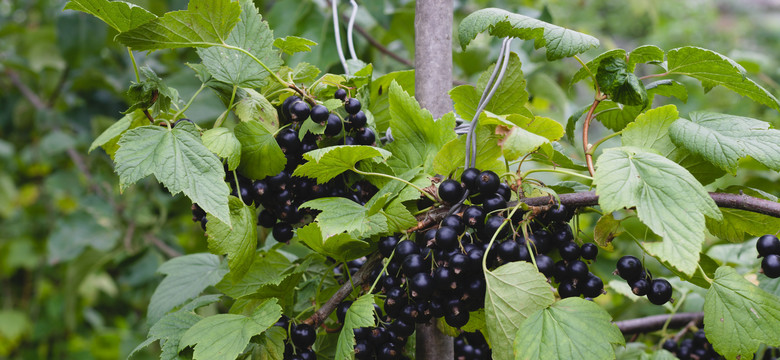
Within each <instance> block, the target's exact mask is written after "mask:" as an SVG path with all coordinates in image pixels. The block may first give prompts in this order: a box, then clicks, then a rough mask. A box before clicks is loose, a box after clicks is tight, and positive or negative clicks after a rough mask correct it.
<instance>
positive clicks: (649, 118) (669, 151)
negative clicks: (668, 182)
mask: <svg viewBox="0 0 780 360" xmlns="http://www.w3.org/2000/svg"><path fill="white" fill-rule="evenodd" d="M678 118H679V113H678V112H677V108H675V107H674V105H666V106H662V107H659V108H655V109H652V110H648V111H647V112H646V113H644V114H642V115H639V116H637V118H636V121H635V122H633V123H631V124H629V125H628V126H626V128H625V129H624V130H623V133H622V135H623V136H622V141H623V146H634V147H639V148H645V149H652V150H654V151H656V152H658V153H659V154H661V155H663V156H664V157H666V158H667V159H669V160H672V161H674V162H676V163H678V164H680V166H682V167H684V168H685V169H686V170H688V171H689V172H690V173H691V175H693V176H694V177H695V178H696V179H697V180H699V181H700V182H701V183H702V184H707V183H711V182H712V181H714V180H715V179H717V178H719V177H721V176H723V175H724V174H725V172H724V171H723V170H720V169H718V168H717V167H715V166H713V165H712V164H710V163H709V162H708V161H706V160H704V158H702V157H701V156H698V155H694V154H691V153H690V152H689V151H688V150H686V149H684V148H680V147H678V146H676V145H674V143H673V142H672V139H671V137H670V136H669V127H670V126H671V125H672V124H673V123H674V122H675V121H676V120H677V119H678Z"/></svg>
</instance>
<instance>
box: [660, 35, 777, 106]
mask: <svg viewBox="0 0 780 360" xmlns="http://www.w3.org/2000/svg"><path fill="white" fill-rule="evenodd" d="M666 61H667V66H668V69H669V70H668V73H669V74H681V75H688V76H690V77H692V78H695V79H698V80H699V81H701V84H702V86H704V90H705V91H709V90H710V89H712V88H713V87H715V86H718V85H722V86H724V87H726V88H727V89H729V90H731V91H734V92H736V93H737V94H740V95H743V96H747V97H749V98H751V99H753V100H754V101H756V102H758V103H760V104H764V105H766V106H769V107H771V108H773V109H775V110H778V111H780V102H778V100H777V98H776V97H775V96H774V95H772V94H771V93H770V92H769V91H767V90H766V89H764V88H763V87H761V86H759V85H758V84H756V83H755V82H754V81H753V80H750V79H748V78H747V77H745V74H746V71H745V69H744V68H743V67H742V66H740V65H739V64H737V63H736V62H735V61H734V60H731V59H729V58H728V57H726V56H723V55H721V54H719V53H717V52H714V51H712V50H707V49H702V48H699V47H694V46H685V47H681V48H677V49H672V50H669V52H668V53H667V54H666Z"/></svg>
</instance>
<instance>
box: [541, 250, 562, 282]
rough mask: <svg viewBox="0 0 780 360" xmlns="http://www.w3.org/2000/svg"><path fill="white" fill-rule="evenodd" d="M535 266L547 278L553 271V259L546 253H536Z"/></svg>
mask: <svg viewBox="0 0 780 360" xmlns="http://www.w3.org/2000/svg"><path fill="white" fill-rule="evenodd" d="M536 268H537V269H539V272H540V273H542V274H544V276H546V277H548V278H549V277H552V276H553V274H554V273H555V261H553V259H552V258H551V257H549V256H547V255H543V254H540V255H537V256H536ZM567 274H568V272H567Z"/></svg>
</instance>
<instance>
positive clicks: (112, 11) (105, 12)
mask: <svg viewBox="0 0 780 360" xmlns="http://www.w3.org/2000/svg"><path fill="white" fill-rule="evenodd" d="M64 10H77V11H82V12H85V13H87V14H90V15H93V16H95V17H97V18H98V19H100V20H103V21H104V22H105V23H106V24H108V26H111V27H112V28H114V29H116V30H117V31H119V32H125V31H128V30H132V29H135V28H136V27H138V26H140V25H142V24H145V23H147V22H149V21H150V20H153V19H156V18H157V16H155V15H154V14H152V13H150V12H149V11H147V10H146V9H144V8H142V7H140V6H138V5H135V4H131V3H129V2H125V1H108V0H70V1H68V3H67V4H65V9H64Z"/></svg>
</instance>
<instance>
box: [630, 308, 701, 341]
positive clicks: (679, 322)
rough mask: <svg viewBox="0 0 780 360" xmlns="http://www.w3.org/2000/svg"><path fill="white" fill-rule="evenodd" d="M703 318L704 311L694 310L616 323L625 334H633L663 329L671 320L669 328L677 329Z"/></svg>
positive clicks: (697, 322) (698, 322) (698, 321)
mask: <svg viewBox="0 0 780 360" xmlns="http://www.w3.org/2000/svg"><path fill="white" fill-rule="evenodd" d="M703 319H704V313H701V312H693V313H679V314H674V315H653V316H647V317H643V318H638V319H630V320H623V321H616V322H615V325H617V327H618V329H620V332H622V333H623V335H631V334H644V333H649V332H653V331H657V330H661V328H663V326H664V324H666V322H667V321H669V326H668V327H669V328H674V329H677V328H681V327H687V326H688V324H690V323H691V322H693V323H696V324H701V322H702V321H703Z"/></svg>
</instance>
